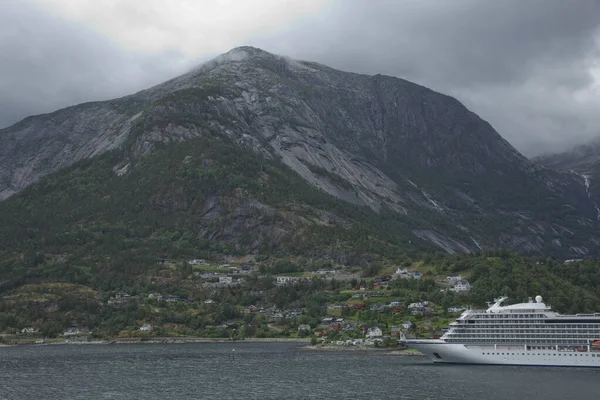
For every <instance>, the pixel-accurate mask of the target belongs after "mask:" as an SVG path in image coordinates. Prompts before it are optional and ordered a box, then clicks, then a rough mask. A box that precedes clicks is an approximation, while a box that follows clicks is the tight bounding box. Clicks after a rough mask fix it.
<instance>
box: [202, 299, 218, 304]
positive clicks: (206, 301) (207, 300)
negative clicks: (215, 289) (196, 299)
mask: <svg viewBox="0 0 600 400" xmlns="http://www.w3.org/2000/svg"><path fill="white" fill-rule="evenodd" d="M214 302H215V301H214V300H213V299H206V300H204V304H213V303H214Z"/></svg>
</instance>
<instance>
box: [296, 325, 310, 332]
mask: <svg viewBox="0 0 600 400" xmlns="http://www.w3.org/2000/svg"><path fill="white" fill-rule="evenodd" d="M298 332H310V325H309V324H300V325H298Z"/></svg>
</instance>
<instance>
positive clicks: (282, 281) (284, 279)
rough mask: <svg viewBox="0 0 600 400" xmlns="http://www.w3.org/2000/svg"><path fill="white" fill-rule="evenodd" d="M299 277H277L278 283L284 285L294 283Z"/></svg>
mask: <svg viewBox="0 0 600 400" xmlns="http://www.w3.org/2000/svg"><path fill="white" fill-rule="evenodd" d="M297 280H298V278H297V277H295V276H278V277H277V284H278V285H284V284H286V283H293V282H295V281H297Z"/></svg>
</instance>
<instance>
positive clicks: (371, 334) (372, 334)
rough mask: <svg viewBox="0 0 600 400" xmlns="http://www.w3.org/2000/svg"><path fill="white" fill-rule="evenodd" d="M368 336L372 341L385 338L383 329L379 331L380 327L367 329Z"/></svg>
mask: <svg viewBox="0 0 600 400" xmlns="http://www.w3.org/2000/svg"><path fill="white" fill-rule="evenodd" d="M366 336H368V337H370V338H371V339H373V338H374V337H381V336H383V332H382V331H381V329H379V327H377V326H374V327H372V328H369V329H367V333H366Z"/></svg>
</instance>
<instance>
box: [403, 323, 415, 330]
mask: <svg viewBox="0 0 600 400" xmlns="http://www.w3.org/2000/svg"><path fill="white" fill-rule="evenodd" d="M402 327H403V328H404V329H410V328H412V327H413V323H412V322H410V321H404V322H403V323H402Z"/></svg>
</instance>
